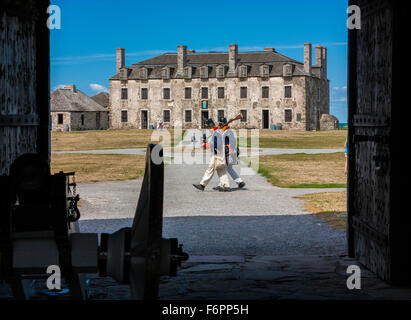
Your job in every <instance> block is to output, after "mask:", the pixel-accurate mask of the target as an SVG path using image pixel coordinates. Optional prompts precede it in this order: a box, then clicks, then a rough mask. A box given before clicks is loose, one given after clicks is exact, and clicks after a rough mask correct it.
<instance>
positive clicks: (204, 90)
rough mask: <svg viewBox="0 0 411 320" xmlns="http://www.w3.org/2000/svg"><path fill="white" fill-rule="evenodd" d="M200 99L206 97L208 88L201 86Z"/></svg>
mask: <svg viewBox="0 0 411 320" xmlns="http://www.w3.org/2000/svg"><path fill="white" fill-rule="evenodd" d="M201 99H208V88H207V87H203V88H201Z"/></svg>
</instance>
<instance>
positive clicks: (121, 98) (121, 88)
mask: <svg viewBox="0 0 411 320" xmlns="http://www.w3.org/2000/svg"><path fill="white" fill-rule="evenodd" d="M123 89H127V99H123ZM128 91H129V90H128V87H124V86H123V87H120V100H121V101H128V97H129V92H128Z"/></svg>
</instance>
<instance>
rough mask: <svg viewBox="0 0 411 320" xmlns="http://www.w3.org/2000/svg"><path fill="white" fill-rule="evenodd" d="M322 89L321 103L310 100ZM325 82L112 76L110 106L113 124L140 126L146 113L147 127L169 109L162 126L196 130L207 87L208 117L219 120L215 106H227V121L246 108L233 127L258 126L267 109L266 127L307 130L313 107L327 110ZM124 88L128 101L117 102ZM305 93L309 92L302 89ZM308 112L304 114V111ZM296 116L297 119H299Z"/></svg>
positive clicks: (299, 78)
mask: <svg viewBox="0 0 411 320" xmlns="http://www.w3.org/2000/svg"><path fill="white" fill-rule="evenodd" d="M286 85H291V86H292V87H293V89H292V98H284V86H286ZM242 86H246V87H247V88H248V89H247V92H248V97H247V99H241V98H240V88H241V87H242ZM263 86H268V87H269V88H270V94H269V98H268V99H263V98H262V87H263ZM317 86H320V87H321V92H322V94H321V101H315V103H314V102H313V100H314V97H313V92H315V93H316V92H317V90H316V88H317ZM328 86H329V82H328V80H320V79H316V78H313V77H305V76H299V77H297V76H295V77H272V78H269V79H266V80H264V79H262V78H257V77H253V78H247V79H246V80H241V79H239V78H225V79H216V78H209V79H189V80H188V79H170V80H156V79H153V80H128V81H120V80H111V81H110V105H111V115H110V121H111V124H110V125H111V128H116V129H118V128H137V129H141V111H142V110H147V111H148V119H149V120H148V126H150V125H154V124H155V122H156V121H157V119H159V118H161V119H162V118H163V116H162V113H163V110H170V111H171V122H170V123H166V124H165V127H166V128H167V127H170V128H172V127H174V126H177V125H182V126H183V128H185V129H187V128H199V127H200V126H201V113H202V109H201V101H202V99H201V88H202V87H208V88H209V89H208V93H209V99H208V105H209V106H208V112H209V117H211V118H213V119H217V113H218V110H220V109H221V110H225V116H226V117H227V118H228V119H230V118H232V117H235V116H237V115H238V114H239V113H240V110H243V109H244V110H247V118H248V119H247V122H240V121H237V122H236V123H234V124H233V127H234V128H262V112H263V110H264V109H266V110H269V127H271V125H272V124H274V125H276V124H277V123H281V124H282V126H283V128H284V129H294V130H306V129H311V128H316V126H317V123H316V122H315V120H314V119H315V117H313V115H312V114H313V111H312V110H311V109H312V108H313V106H316V107H317V108H319V109H320V110H321V113H328V112H329V88H328ZM122 87H127V88H128V99H127V100H121V99H120V98H121V88H122ZM186 87H191V88H192V99H189V100H186V99H185V98H184V92H185V90H184V88H186ZM218 87H224V88H225V98H224V99H218ZM306 87H307V89H306ZM142 88H148V99H147V100H142V99H141V89H142ZM163 88H170V89H171V90H170V91H171V94H170V100H164V99H163ZM307 92H308V93H309V95H310V96H311V97H309V96H307V95H306V93H307ZM186 109H190V110H192V117H193V121H192V122H191V123H185V122H184V110H186ZM286 109H291V110H292V122H289V123H286V122H285V110H286ZM122 110H127V113H128V122H127V123H122V122H121V112H122ZM307 110H308V111H309V112H308V116H307V114H306V112H307ZM297 114H300V115H301V120H300V121H297Z"/></svg>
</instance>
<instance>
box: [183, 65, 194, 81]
mask: <svg viewBox="0 0 411 320" xmlns="http://www.w3.org/2000/svg"><path fill="white" fill-rule="evenodd" d="M192 73H193V68H192V67H185V68H184V78H186V79H191V76H192Z"/></svg>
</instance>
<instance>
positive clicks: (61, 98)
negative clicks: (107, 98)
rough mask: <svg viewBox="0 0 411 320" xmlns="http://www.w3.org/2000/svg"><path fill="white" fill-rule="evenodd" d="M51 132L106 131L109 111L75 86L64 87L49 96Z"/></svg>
mask: <svg viewBox="0 0 411 320" xmlns="http://www.w3.org/2000/svg"><path fill="white" fill-rule="evenodd" d="M51 116H52V130H53V131H82V130H107V129H108V128H109V110H108V109H106V108H104V107H103V106H101V105H100V104H99V103H97V102H96V101H94V100H93V99H91V98H90V97H89V96H87V95H86V94H85V93H83V92H82V91H80V90H78V89H76V86H75V85H66V86H64V88H62V89H57V90H55V91H54V92H53V93H52V94H51Z"/></svg>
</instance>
